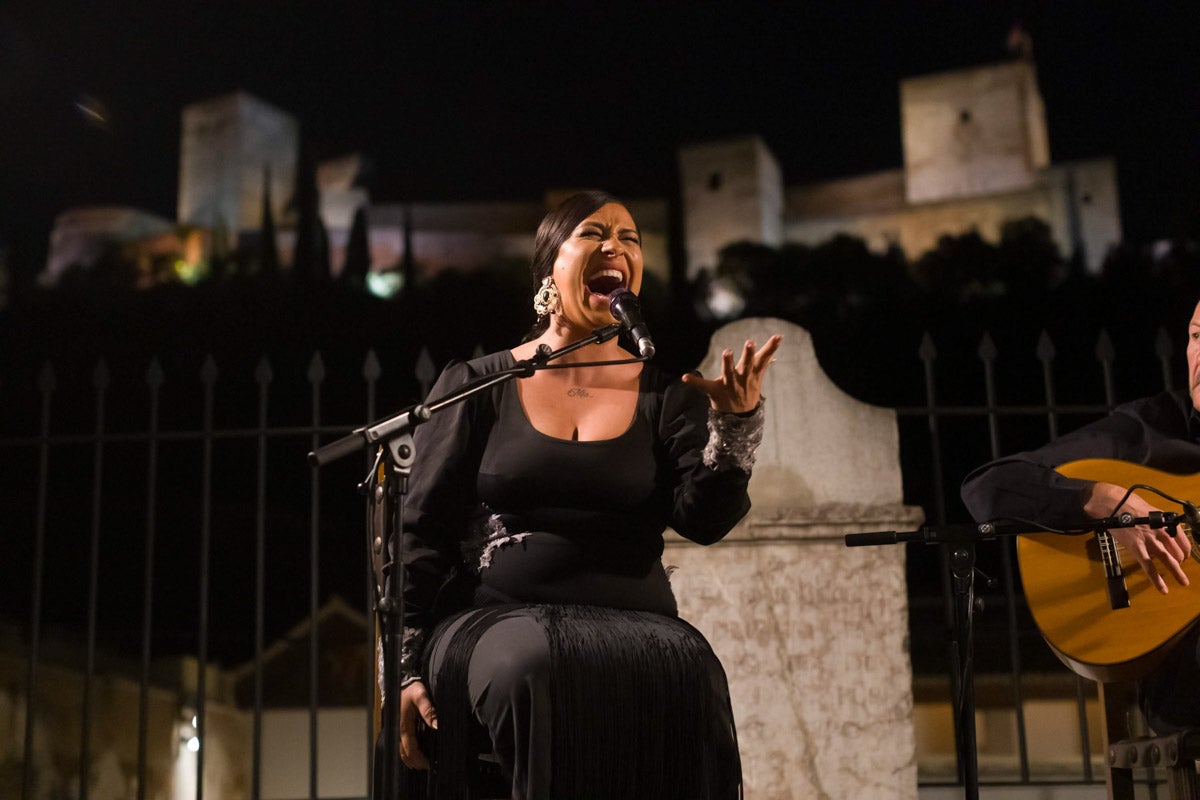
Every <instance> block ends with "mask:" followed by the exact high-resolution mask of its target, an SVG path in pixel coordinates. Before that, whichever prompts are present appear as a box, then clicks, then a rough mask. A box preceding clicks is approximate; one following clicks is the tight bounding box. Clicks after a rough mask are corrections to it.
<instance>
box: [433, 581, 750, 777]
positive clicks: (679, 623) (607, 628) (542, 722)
mask: <svg viewBox="0 0 1200 800" xmlns="http://www.w3.org/2000/svg"><path fill="white" fill-rule="evenodd" d="M489 632H491V634H490V635H489ZM426 652H427V655H428V657H429V659H430V663H429V671H428V672H426V674H427V675H430V676H432V678H433V680H432V681H431V684H432V690H433V698H434V703H435V705H436V707H437V711H438V731H437V735H436V743H435V746H434V748H433V749H434V751H435V752H434V770H433V774H432V775H430V776H429V777H430V778H431V780H430V781H429V785H428V788H427V791H426V796H428V797H432V798H436V799H437V800H446V799H447V798H454V800H459V798H465V797H468V796H469V790H468V787H469V785H470V784H471V783H472V776H471V773H472V770H474V769H476V765H477V764H478V752H475V751H477V749H478V742H479V740H480V736H479V733H480V731H481V726H482V729H486V730H488V731H489V732H490V734H491V736H490V738H491V740H492V745H493V748H494V752H495V755H496V756H497V758H498V759H499V761H500V763H501V766H502V767H503V768H504V771H505V774H506V775H507V777H508V779H509V780H512V781H513V785H512V796H513V798H515V799H516V800H591V799H592V798H596V800H613V798H634V797H638V798H662V799H663V800H671V798H679V800H732V799H735V798H738V797H740V795H741V764H740V761H739V758H738V750H737V737H736V734H735V731H734V725H733V713H732V709H731V707H730V702H729V689H728V686H727V684H726V680H725V672H724V670H723V669H722V668H721V664H720V662H719V661H718V660H717V657H716V655H715V654H714V653H713V651H712V648H711V647H710V646H709V644H708V642H707V641H706V640H705V639H704V637H703V636H702V635H701V634H700V632H699V631H697V630H696V629H695V628H693V627H692V626H691V625H689V624H688V623H686V622H684V621H683V620H681V619H678V618H677V617H669V616H664V615H661V614H655V613H652V612H647V611H627V610H619V609H612V608H604V607H598V606H582V605H527V604H521V605H502V606H489V607H485V608H477V609H472V610H469V611H466V612H463V613H462V614H459V615H457V616H455V617H452V618H451V619H449V620H447V621H446V622H444V623H442V624H441V625H440V626H439V627H438V628H437V629H436V630H435V632H434V633H433V635H432V636H431V638H430V642H429V646H428V647H427V649H426ZM546 704H548V705H549V708H548V709H547V708H545V707H544V706H545V705H546ZM484 741H485V742H486V741H487V740H486V739H484Z"/></svg>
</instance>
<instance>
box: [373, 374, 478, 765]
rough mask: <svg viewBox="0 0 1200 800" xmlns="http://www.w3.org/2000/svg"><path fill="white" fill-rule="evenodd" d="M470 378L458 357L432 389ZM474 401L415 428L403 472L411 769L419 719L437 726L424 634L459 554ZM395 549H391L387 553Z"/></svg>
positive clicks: (440, 391)
mask: <svg viewBox="0 0 1200 800" xmlns="http://www.w3.org/2000/svg"><path fill="white" fill-rule="evenodd" d="M471 377H472V371H471V370H470V368H469V367H468V366H467V365H466V364H464V363H455V364H451V365H450V366H448V367H446V369H445V371H443V372H442V375H441V377H439V378H438V381H437V383H436V384H435V385H434V387H433V390H432V392H431V397H434V398H437V397H441V396H443V395H445V394H447V393H448V392H450V391H453V390H454V389H455V388H457V387H458V386H460V385H461V384H463V383H464V382H465V381H467V380H469V379H470V378H471ZM478 402H479V398H478V397H477V398H475V402H472V401H467V402H464V403H459V404H457V405H454V406H448V407H446V408H445V409H443V410H442V411H440V412H439V413H437V414H435V415H433V417H432V418H430V420H429V421H428V422H426V423H425V424H423V425H421V426H420V427H418V428H417V430H416V432H415V434H414V436H413V440H414V441H413V447H414V450H415V453H416V458H415V460H414V462H413V467H412V474H411V476H410V478H409V491H408V495H407V498H406V501H405V506H404V521H403V529H402V531H401V536H400V541H401V545H402V551H401V553H400V554H399V555H400V558H399V562H400V574H401V576H402V597H403V599H404V620H403V635H402V639H401V656H400V674H401V684H402V690H401V693H400V757H401V760H402V761H403V762H404V764H405V766H407V767H409V768H412V769H428V768H429V762H428V760H427V759H426V757H425V755H424V754H423V753H422V752H421V749H420V747H419V746H418V745H417V739H416V729H417V719H418V718H421V719H424V720H425V722H426V724H428V725H430V727H434V728H436V727H437V725H436V720H437V713H436V711H435V709H434V706H433V702H432V700H431V699H430V697H429V694H428V691H427V688H426V685H425V677H426V676H424V675H422V660H423V656H424V647H425V639H426V637H427V636H428V634H429V632H430V630H431V629H432V627H433V625H434V624H435V623H436V622H437V621H438V620H437V615H438V612H439V611H440V610H441V609H439V608H438V598H439V594H440V593H441V592H442V590H443V588H444V587H445V585H446V583H447V581H448V580H449V579H450V577H451V576H452V574H453V569H454V567H455V565H456V564H457V563H458V562H459V561H460V556H459V551H458V548H459V542H460V540H461V538H462V536H463V535H464V533H465V531H466V529H467V522H468V519H469V517H470V512H471V509H472V507H473V505H474V503H475V477H476V473H477V472H478V469H477V467H476V466H473V464H475V463H476V462H477V460H478V455H477V454H476V453H475V452H474V450H475V449H476V448H477V445H476V444H475V439H474V438H473V437H472V435H471V434H472V429H473V426H474V422H475V413H476V412H475V410H476V409H477V408H478ZM394 556H395V554H393V557H394Z"/></svg>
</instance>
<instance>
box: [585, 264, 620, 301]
mask: <svg viewBox="0 0 1200 800" xmlns="http://www.w3.org/2000/svg"><path fill="white" fill-rule="evenodd" d="M624 285H625V275H624V273H622V272H621V271H620V270H619V269H602V270H600V271H599V272H597V273H596V274H595V275H593V276H592V277H590V278H588V279H587V288H588V291H589V292H591V293H592V294H600V295H604V296H605V297H607V296H608V295H610V294H612V293H613V292H615V291H616V290H617V289H620V288H621V287H622V286H624Z"/></svg>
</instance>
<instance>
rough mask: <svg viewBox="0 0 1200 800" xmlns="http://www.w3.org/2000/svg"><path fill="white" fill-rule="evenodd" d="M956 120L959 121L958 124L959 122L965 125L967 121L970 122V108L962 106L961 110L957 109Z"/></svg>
mask: <svg viewBox="0 0 1200 800" xmlns="http://www.w3.org/2000/svg"><path fill="white" fill-rule="evenodd" d="M958 121H959V124H961V125H967V124H968V123H970V122H971V110H970V109H969V108H964V109H962V110H961V111H959V112H958Z"/></svg>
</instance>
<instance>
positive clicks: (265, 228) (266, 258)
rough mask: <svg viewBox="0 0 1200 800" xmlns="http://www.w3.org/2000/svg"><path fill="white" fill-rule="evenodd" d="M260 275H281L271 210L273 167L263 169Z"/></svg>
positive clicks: (259, 245)
mask: <svg viewBox="0 0 1200 800" xmlns="http://www.w3.org/2000/svg"><path fill="white" fill-rule="evenodd" d="M258 247H259V252H258V273H259V274H261V275H263V276H274V275H278V274H279V251H278V250H277V249H276V247H275V212H274V211H273V210H272V208H271V167H270V165H267V166H264V167H263V207H262V229H261V230H260V232H259V240H258Z"/></svg>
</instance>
